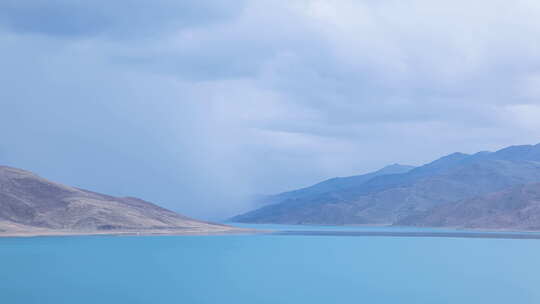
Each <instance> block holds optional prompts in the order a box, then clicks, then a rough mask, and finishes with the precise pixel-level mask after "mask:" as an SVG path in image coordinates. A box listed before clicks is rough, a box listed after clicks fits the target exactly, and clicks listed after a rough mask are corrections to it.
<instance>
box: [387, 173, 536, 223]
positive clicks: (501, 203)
mask: <svg viewBox="0 0 540 304" xmlns="http://www.w3.org/2000/svg"><path fill="white" fill-rule="evenodd" d="M396 224H397V225H407V226H427V227H455V228H482V229H512V230H540V183H532V184H526V185H519V186H515V187H512V188H510V189H507V190H504V191H500V192H496V193H490V194H487V195H482V196H478V197H474V198H471V199H467V200H463V201H459V202H456V203H449V204H444V205H441V206H438V207H436V208H433V209H432V210H429V211H426V212H424V213H422V214H418V215H415V216H411V217H408V218H404V219H402V220H401V221H399V222H397V223H396Z"/></svg>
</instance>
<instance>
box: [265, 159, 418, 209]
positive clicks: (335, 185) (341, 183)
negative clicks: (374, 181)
mask: <svg viewBox="0 0 540 304" xmlns="http://www.w3.org/2000/svg"><path fill="white" fill-rule="evenodd" d="M413 168H414V167H413V166H407V165H400V164H393V165H389V166H386V167H384V168H382V169H380V170H377V171H374V172H370V173H367V174H363V175H355V176H348V177H335V178H331V179H328V180H325V181H322V182H320V183H317V184H315V185H313V186H310V187H306V188H301V189H298V190H293V191H287V192H283V193H280V194H276V195H267V196H260V197H258V198H257V199H256V200H257V203H256V204H257V205H260V206H264V205H271V204H277V203H283V202H286V201H289V200H299V199H303V200H306V199H311V198H315V197H317V196H318V195H321V194H324V193H328V192H333V191H346V190H350V189H354V188H355V187H358V186H359V185H361V184H362V183H364V182H366V181H368V180H370V179H371V178H373V177H375V176H381V175H388V174H397V173H405V172H408V171H410V170H411V169H413Z"/></svg>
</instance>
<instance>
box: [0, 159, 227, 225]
mask: <svg viewBox="0 0 540 304" xmlns="http://www.w3.org/2000/svg"><path fill="white" fill-rule="evenodd" d="M233 230H234V228H233V227H229V226H225V225H219V224H212V223H207V222H202V221H197V220H194V219H191V218H188V217H185V216H182V215H179V214H177V213H175V212H172V211H170V210H167V209H164V208H161V207H158V206H156V205H154V204H152V203H149V202H145V201H143V200H140V199H137V198H132V197H121V198H120V197H113V196H109V195H104V194H99V193H95V192H91V191H87V190H82V189H78V188H74V187H69V186H65V185H61V184H58V183H54V182H51V181H48V180H46V179H43V178H41V177H39V176H37V175H35V174H33V173H31V172H28V171H24V170H20V169H15V168H10V167H4V166H0V236H2V235H25V234H30V235H32V234H44V235H46V234H72V233H91V234H93V233H100V234H101V233H147V234H154V233H158V234H168V233H178V234H183V233H213V232H227V231H233Z"/></svg>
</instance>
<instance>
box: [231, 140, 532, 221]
mask: <svg viewBox="0 0 540 304" xmlns="http://www.w3.org/2000/svg"><path fill="white" fill-rule="evenodd" d="M532 182H540V144H539V145H535V146H532V145H526V146H512V147H508V148H505V149H502V150H499V151H497V152H479V153H476V154H472V155H469V154H464V153H453V154H450V155H447V156H445V157H442V158H440V159H437V160H435V161H433V162H431V163H428V164H426V165H423V166H421V167H417V168H414V169H412V170H409V171H407V172H405V173H398V174H385V175H377V176H372V177H370V178H368V179H367V180H363V181H361V182H360V183H357V184H355V185H354V186H352V187H347V188H345V189H343V188H341V189H329V190H328V191H326V192H323V193H317V194H316V195H311V196H307V197H306V196H304V197H295V198H292V199H286V200H284V201H281V202H279V203H275V204H272V205H269V206H265V207H263V208H260V209H257V210H254V211H251V212H248V213H246V214H242V215H239V216H236V217H235V218H233V220H235V221H238V222H248V223H281V224H339V225H342V224H392V223H396V222H399V221H401V220H402V219H405V218H412V217H414V216H415V215H419V214H422V213H423V212H425V211H428V210H430V209H432V208H435V207H437V206H440V205H442V204H446V203H452V202H457V201H461V200H464V199H468V198H472V197H476V196H479V195H484V194H488V193H492V192H496V191H502V190H505V189H508V188H510V187H512V186H516V185H520V184H526V183H532Z"/></svg>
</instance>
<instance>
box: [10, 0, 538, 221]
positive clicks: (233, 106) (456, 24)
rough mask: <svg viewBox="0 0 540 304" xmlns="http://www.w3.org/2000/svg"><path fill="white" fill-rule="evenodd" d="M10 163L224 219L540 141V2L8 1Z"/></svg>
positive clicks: (73, 182) (189, 212) (97, 188)
mask: <svg viewBox="0 0 540 304" xmlns="http://www.w3.org/2000/svg"><path fill="white" fill-rule="evenodd" d="M0 52H1V53H0V54H1V56H0V81H1V83H2V85H1V89H0V115H1V118H0V130H1V132H2V133H1V135H2V136H1V140H0V163H2V164H6V165H10V166H15V167H20V168H24V169H28V170H32V171H34V172H37V173H38V174H40V175H42V176H44V177H47V178H50V179H53V180H56V181H59V182H62V183H67V184H71V185H75V186H79V187H83V188H88V189H91V190H95V191H99V192H105V193H109V194H113V195H122V196H127V195H130V196H138V197H141V198H143V199H146V200H150V201H153V202H155V203H158V204H161V205H163V206H166V207H169V208H172V209H174V210H176V211H180V212H183V213H185V214H187V215H191V216H197V217H203V218H209V219H215V218H219V217H225V216H230V215H234V214H235V213H237V212H239V211H244V210H245V209H246V208H248V205H247V202H246V201H245V200H244V199H243V198H244V197H246V196H249V195H251V194H257V193H272V192H280V191H283V190H288V189H293V188H297V187H301V186H306V185H309V184H311V183H314V182H317V181H320V180H322V179H325V178H328V177H333V176H346V175H353V174H360V173H365V172H368V171H371V170H375V169H378V168H380V167H382V166H385V165H388V164H392V163H396V162H397V163H403V164H412V165H419V164H423V163H425V162H428V161H431V160H433V159H435V158H438V157H440V156H443V155H445V154H449V153H451V152H454V151H461V152H476V151H480V150H495V149H498V148H501V147H504V146H508V145H514V144H532V143H538V142H540V2H538V1H535V0H531V1H520V0H516V1H499V0H477V1H460V0H454V1H432V0H425V1H421V0H410V1H398V0H395V1H392V0H379V1H369V0H366V1H346V0H339V1H337V0H336V1H309V0H298V1H297V0H289V1H275V0H272V1H270V0H268V1H264V0H263V1H238V0H235V1H225V0H223V1H221V0H217V1H200V0H197V1H178V0H153V1H146V0H129V1H128V0H126V1H110V0H93V1H88V0H25V1H21V0H2V1H0Z"/></svg>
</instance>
